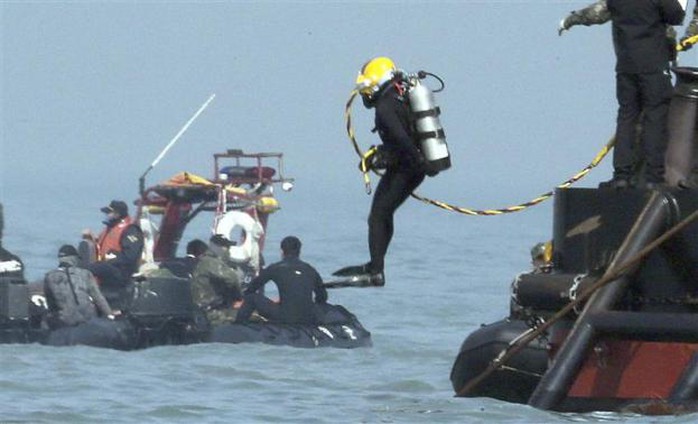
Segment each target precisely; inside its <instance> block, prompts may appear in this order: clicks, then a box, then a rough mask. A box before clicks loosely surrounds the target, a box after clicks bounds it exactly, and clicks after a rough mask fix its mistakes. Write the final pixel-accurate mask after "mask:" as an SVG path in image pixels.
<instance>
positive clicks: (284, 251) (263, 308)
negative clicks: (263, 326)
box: [235, 236, 327, 324]
mask: <svg viewBox="0 0 698 424" xmlns="http://www.w3.org/2000/svg"><path fill="white" fill-rule="evenodd" d="M300 254H301V241H300V240H299V239H298V238H297V237H294V236H288V237H285V238H284V239H283V240H281V261H279V262H276V263H274V264H271V265H269V266H268V267H266V268H264V269H263V270H262V271H261V272H260V273H259V275H258V276H257V277H255V278H254V279H253V280H252V282H251V283H250V285H249V287H247V289H246V290H245V297H244V301H243V303H242V307H241V308H240V311H239V312H238V316H237V319H236V320H235V322H246V321H248V320H249V319H250V317H251V316H252V313H253V312H254V311H255V310H256V311H257V313H258V314H259V315H261V316H262V317H264V318H266V319H268V320H271V321H277V322H283V323H288V324H312V323H315V322H316V321H317V317H316V314H315V303H326V302H327V290H326V289H325V287H324V286H323V285H322V278H321V277H320V274H318V272H317V271H316V270H315V268H313V267H312V266H311V265H310V264H308V263H306V262H303V261H302V260H301V259H300ZM269 281H273V282H274V284H276V287H277V288H278V290H279V303H275V302H273V301H272V300H271V299H269V298H267V297H265V296H264V295H263V294H262V293H260V290H261V289H262V288H263V287H264V285H265V284H266V283H268V282H269ZM313 294H314V295H315V299H314V300H313Z"/></svg>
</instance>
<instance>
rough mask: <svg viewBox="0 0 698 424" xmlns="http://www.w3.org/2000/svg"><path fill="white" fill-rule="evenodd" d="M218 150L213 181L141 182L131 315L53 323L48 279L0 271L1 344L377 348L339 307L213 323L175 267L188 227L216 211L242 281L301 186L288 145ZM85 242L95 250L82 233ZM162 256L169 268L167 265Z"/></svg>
mask: <svg viewBox="0 0 698 424" xmlns="http://www.w3.org/2000/svg"><path fill="white" fill-rule="evenodd" d="M213 158H214V176H213V177H212V178H210V179H207V178H204V177H200V176H197V175H194V174H191V173H188V172H183V173H180V174H177V175H175V176H173V177H172V178H170V179H168V180H167V181H164V182H162V183H159V184H156V185H154V186H152V187H148V188H145V187H144V184H143V182H141V195H140V197H139V199H138V200H137V201H136V202H135V203H136V205H137V212H136V216H135V218H136V221H137V222H138V223H139V225H140V227H141V229H142V230H143V234H144V242H145V243H144V244H145V246H144V251H143V257H142V262H143V265H142V266H141V269H140V272H139V273H138V274H137V275H135V276H134V278H133V280H132V281H131V282H130V286H131V290H130V294H129V296H128V301H127V307H126V308H125V310H124V314H123V316H121V317H118V318H117V319H115V320H107V319H103V318H99V319H94V320H92V321H89V322H87V323H84V324H81V325H78V326H75V327H69V328H61V329H58V330H54V331H50V330H49V329H48V328H47V327H46V325H45V322H44V319H43V318H44V316H45V315H46V312H47V309H46V301H45V299H44V297H43V293H42V287H41V284H27V283H26V282H25V281H23V280H21V279H17V278H14V279H12V278H0V343H42V344H48V345H53V346H67V345H78V344H79V345H89V346H95V347H107V348H114V349H121V350H132V349H141V348H146V347H151V346H159V345H172V344H190V343H252V342H259V343H268V344H274V345H288V346H294V347H305V348H313V347H338V348H355V347H367V346H371V344H372V342H371V333H370V332H368V331H367V330H366V329H365V328H364V327H363V326H362V325H361V323H360V322H359V320H358V319H357V318H356V316H354V315H353V314H352V313H351V312H349V311H348V310H346V309H345V308H344V307H342V306H340V305H330V304H326V305H316V306H317V309H318V310H317V314H316V315H317V316H318V322H317V323H315V324H284V323H277V322H261V321H260V322H251V323H245V324H237V323H231V324H226V325H221V326H213V327H212V326H211V325H210V323H209V322H208V321H207V319H206V316H205V314H204V313H203V312H202V311H201V310H200V309H199V308H198V307H197V306H196V305H194V303H193V302H192V297H191V281H190V279H189V277H190V276H188V275H186V274H185V275H177V274H178V273H177V264H178V263H179V261H180V260H181V259H182V258H177V256H176V252H177V248H178V244H179V242H180V240H181V238H182V235H183V233H184V230H185V228H186V227H187V225H188V224H189V223H191V222H192V220H193V219H194V218H196V217H197V216H198V215H199V214H201V213H202V212H209V213H212V215H213V223H212V226H211V228H212V234H223V235H225V236H227V237H228V238H229V239H230V240H233V241H236V245H235V246H232V247H231V248H230V249H229V254H230V257H229V258H226V260H228V261H229V262H230V263H231V264H233V265H236V266H238V267H239V268H240V269H242V270H243V271H244V280H245V281H244V282H243V287H244V285H245V284H247V283H248V282H249V281H250V280H251V279H252V278H253V277H254V276H256V275H257V273H258V272H259V270H260V268H261V267H262V265H263V263H264V260H263V256H262V252H263V249H264V241H265V238H266V231H267V223H268V220H269V216H270V215H271V214H272V213H274V212H275V211H277V210H278V209H279V203H278V201H277V200H276V198H275V197H274V187H275V186H277V185H280V186H281V188H282V189H285V190H290V189H291V188H292V185H293V179H292V178H286V177H284V175H283V154H281V153H244V152H243V151H241V150H236V149H231V150H227V151H226V152H223V153H217V154H214V155H213ZM270 161H275V163H274V164H271V163H270ZM203 238H206V239H207V238H208V236H205V237H203ZM79 250H80V251H81V252H90V251H91V250H92V249H91V247H90V246H89V242H88V241H84V242H82V243H81V248H80V249H79ZM85 256H89V255H85ZM164 263H167V264H169V265H170V266H168V267H162V266H160V265H162V264H164ZM172 271H174V272H172ZM230 307H231V308H232V305H230Z"/></svg>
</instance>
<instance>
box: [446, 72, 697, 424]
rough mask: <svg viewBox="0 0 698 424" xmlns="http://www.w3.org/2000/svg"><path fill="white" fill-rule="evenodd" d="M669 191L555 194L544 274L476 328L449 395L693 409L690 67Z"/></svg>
mask: <svg viewBox="0 0 698 424" xmlns="http://www.w3.org/2000/svg"><path fill="white" fill-rule="evenodd" d="M674 72H675V74H676V76H677V83H676V86H675V90H674V97H673V99H672V105H671V111H670V120H669V124H670V137H669V139H670V141H669V149H668V153H667V173H666V175H667V177H666V178H667V182H668V184H667V187H662V188H659V189H656V188H654V189H643V188H635V189H613V188H599V189H558V190H557V191H556V192H555V196H554V215H553V234H552V256H551V258H550V261H551V262H550V263H549V264H548V265H549V266H548V267H545V268H543V269H539V270H536V271H532V272H528V273H524V274H521V275H519V276H518V277H517V278H516V279H515V281H514V283H513V284H512V290H511V307H510V311H509V315H508V316H507V317H506V318H504V319H502V320H500V321H497V322H495V323H492V324H488V325H483V326H482V327H481V328H479V329H477V330H475V331H473V332H472V333H471V334H470V335H468V337H467V338H466V339H465V341H464V342H463V343H462V345H461V348H460V351H459V354H458V355H457V357H456V359H455V362H454V364H453V368H452V370H451V382H452V385H453V388H454V390H455V392H456V395H457V396H462V397H492V398H496V399H501V400H504V401H508V402H515V403H525V404H528V405H531V406H534V407H536V408H540V409H547V410H557V411H566V412H585V411H593V410H605V411H619V410H621V411H622V410H631V411H634V412H640V413H649V414H655V413H676V412H682V411H692V410H693V411H694V410H695V408H694V406H695V402H696V400H698V187H696V186H695V183H694V182H692V179H693V178H695V175H694V174H692V172H694V171H693V164H694V162H695V158H694V157H693V148H694V145H695V143H696V142H698V140H696V130H697V129H698V128H697V127H696V121H697V120H698V114H697V110H698V68H676V69H674Z"/></svg>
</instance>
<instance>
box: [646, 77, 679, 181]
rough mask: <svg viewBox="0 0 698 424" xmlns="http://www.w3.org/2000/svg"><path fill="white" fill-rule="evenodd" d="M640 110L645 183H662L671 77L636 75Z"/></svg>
mask: <svg viewBox="0 0 698 424" xmlns="http://www.w3.org/2000/svg"><path fill="white" fill-rule="evenodd" d="M640 87H641V91H642V107H643V110H644V120H643V123H642V126H643V133H642V147H643V153H644V155H645V159H646V161H647V167H646V169H645V179H646V181H647V182H648V183H662V182H664V157H665V155H666V148H667V143H668V134H669V133H668V121H667V120H668V116H669V105H670V103H671V96H672V86H671V77H670V76H669V75H668V74H666V73H664V72H656V73H652V74H643V75H640Z"/></svg>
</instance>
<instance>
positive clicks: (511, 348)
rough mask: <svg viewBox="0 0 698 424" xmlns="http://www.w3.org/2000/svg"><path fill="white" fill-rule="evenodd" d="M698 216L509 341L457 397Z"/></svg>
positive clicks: (668, 231) (467, 391)
mask: <svg viewBox="0 0 698 424" xmlns="http://www.w3.org/2000/svg"><path fill="white" fill-rule="evenodd" d="M696 219H698V210H695V211H693V213H691V214H690V215H689V216H687V217H686V218H685V219H683V220H682V221H681V222H679V223H678V224H676V225H674V226H673V227H671V228H670V229H669V230H667V231H666V232H665V233H664V234H662V235H661V236H659V237H657V238H656V239H655V240H654V241H653V242H652V243H650V244H648V245H647V246H645V247H644V248H643V249H642V250H640V251H639V252H638V253H637V254H636V255H635V256H633V257H632V258H630V259H628V260H627V261H625V262H623V263H622V264H620V265H619V266H618V267H617V268H615V269H613V270H611V271H610V272H607V273H606V274H605V275H604V276H603V277H601V278H600V279H599V280H597V281H596V282H595V283H594V284H593V285H591V286H590V287H588V288H587V289H585V290H584V291H583V292H582V293H580V294H579V295H578V296H577V298H576V299H575V300H572V301H571V302H569V303H568V304H567V305H565V306H564V307H563V308H562V309H560V310H559V311H557V312H556V313H555V315H553V316H552V317H550V319H548V320H547V321H546V322H544V323H543V324H541V325H540V326H539V327H537V328H536V329H535V330H534V331H530V329H529V330H526V331H525V332H524V333H522V334H521V335H520V336H519V337H517V338H516V340H515V342H512V343H511V344H509V345H508V346H507V347H506V348H505V349H504V350H503V351H502V352H500V353H499V355H497V356H496V357H495V358H494V359H493V360H492V361H491V362H490V364H489V365H488V366H487V368H486V369H485V370H484V371H483V372H481V373H480V374H479V375H477V376H476V377H473V378H472V379H471V380H470V381H468V383H467V384H466V385H464V386H463V387H462V388H461V389H460V390H459V391H458V393H456V396H457V397H463V396H466V395H467V394H468V393H470V392H472V391H473V390H474V389H475V388H476V387H477V386H478V385H479V384H480V383H482V381H483V380H484V379H485V378H487V377H488V376H489V375H490V374H492V373H493V372H495V371H497V370H498V369H499V368H500V367H501V366H502V365H503V364H504V363H506V361H508V360H509V359H510V358H511V357H512V356H514V355H516V354H517V353H518V352H519V351H521V349H523V348H524V347H526V346H528V344H529V343H531V342H532V341H533V340H534V339H536V338H537V337H539V336H540V335H541V334H543V333H544V332H545V331H547V330H548V328H550V327H551V326H552V325H553V324H554V323H555V322H557V321H559V320H560V319H562V318H563V317H565V316H566V315H567V314H568V313H569V312H570V311H572V310H573V309H574V308H575V307H576V306H577V305H579V304H580V303H582V302H583V301H585V300H587V299H588V298H589V297H591V295H592V294H594V293H595V292H596V291H597V290H599V289H601V288H602V287H604V286H606V285H608V284H609V283H611V282H612V281H615V280H617V279H618V278H619V277H620V276H621V275H623V274H624V273H625V272H627V270H629V269H630V268H632V267H634V266H635V265H637V264H638V263H640V261H642V260H643V259H645V258H646V257H647V255H649V254H650V253H652V251H654V250H655V249H656V248H657V247H659V246H660V245H661V244H662V243H664V242H665V241H667V240H668V239H670V238H671V237H673V236H674V235H676V234H677V233H678V232H679V231H681V230H683V229H684V228H686V227H687V226H688V225H689V224H691V223H693V221H695V220H696Z"/></svg>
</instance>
